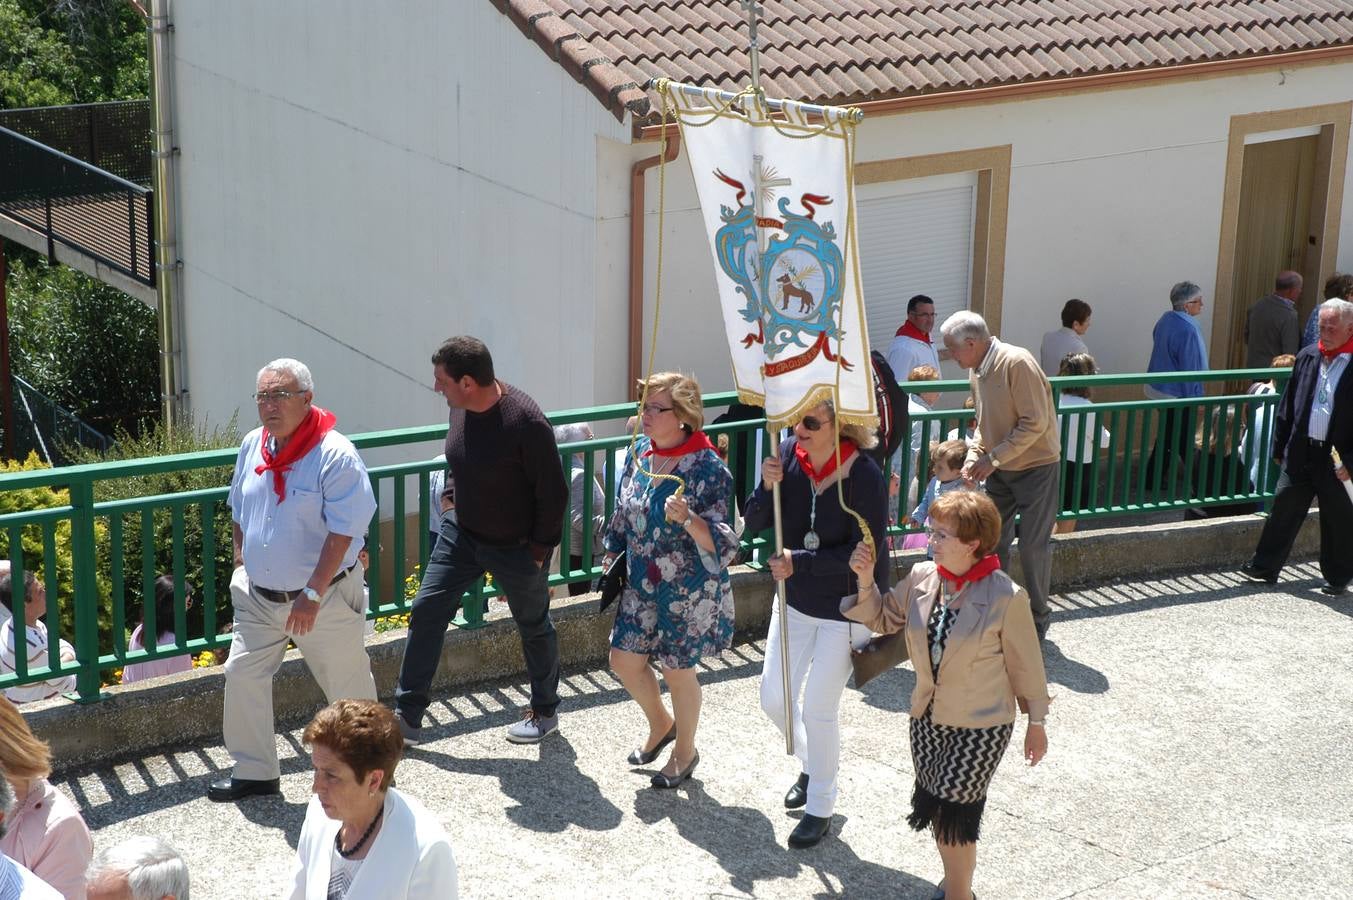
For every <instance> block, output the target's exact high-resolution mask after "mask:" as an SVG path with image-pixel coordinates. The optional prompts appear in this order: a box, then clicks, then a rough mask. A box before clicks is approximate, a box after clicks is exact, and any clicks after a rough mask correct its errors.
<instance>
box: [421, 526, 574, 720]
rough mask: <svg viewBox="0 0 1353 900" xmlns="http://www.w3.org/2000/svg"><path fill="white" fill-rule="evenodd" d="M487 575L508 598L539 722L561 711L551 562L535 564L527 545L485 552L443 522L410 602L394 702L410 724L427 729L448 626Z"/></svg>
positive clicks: (532, 705)
mask: <svg viewBox="0 0 1353 900" xmlns="http://www.w3.org/2000/svg"><path fill="white" fill-rule="evenodd" d="M485 572H492V573H493V581H494V583H495V584H496V585H497V586H498V587H500V588H501V589H502V591H503V593H504V594H505V595H506V596H507V605H508V608H509V609H511V610H512V618H513V620H514V621H515V622H516V623H517V631H518V632H519V633H520V634H521V649H522V655H523V656H524V657H525V658H526V671H527V673H529V675H530V676H531V708H532V709H533V710H535V712H536V713H537V714H539V715H541V716H552V715H554V711H555V709H556V708H557V707H558V706H559V638H558V635H556V634H555V632H554V623H553V622H552V621H550V592H549V587H548V586H547V581H548V579H549V572H550V560H549V557H548V556H546V558H545V560H544V562H543V563H542V564H541V565H539V566H537V565H536V563H535V560H533V559H531V551H530V548H529V547H527V546H526V545H525V544H523V545H521V546H519V547H491V546H488V545H487V544H484V543H481V542H480V541H476V540H475V539H474V538H472V537H470V535H468V534H466V533H465V532H464V531H462V530H460V528H458V527H457V526H456V523H455V522H453V521H451V517H449V516H445V517H443V519H442V532H441V535H440V536H439V537H438V539H437V546H436V547H435V548H434V549H433V550H432V553H431V555H430V556H429V557H428V567H427V571H426V572H425V573H423V583H422V585H421V586H420V587H419V588H418V596H416V597H414V598H413V608H412V610H411V612H410V614H409V638H408V642H407V643H406V644H405V645H404V662H403V664H402V665H401V666H400V669H399V684H398V686H397V687H396V688H395V703H396V704H397V705H398V706H399V711H400V714H401V715H403V716H404V719H405V721H407V722H409V723H410V724H411V725H419V724H421V723H422V721H423V712H424V711H425V710H426V709H427V708H428V704H429V703H431V702H432V700H431V697H429V696H428V691H429V689H430V688H431V687H432V677H433V676H434V675H436V674H437V664H438V663H439V662H441V657H442V644H443V642H444V641H445V640H446V628H447V626H448V625H449V624H450V623H451V620H452V619H453V618H455V615H456V612H457V610H459V609H460V600H461V596H462V595H464V593H465V591H466V590H467V589H468V588H469V587H470V586H471V585H472V584H474V583H475V581H477V580H478V579H479V578H480V577H481V576H482V575H483V574H484V573H485Z"/></svg>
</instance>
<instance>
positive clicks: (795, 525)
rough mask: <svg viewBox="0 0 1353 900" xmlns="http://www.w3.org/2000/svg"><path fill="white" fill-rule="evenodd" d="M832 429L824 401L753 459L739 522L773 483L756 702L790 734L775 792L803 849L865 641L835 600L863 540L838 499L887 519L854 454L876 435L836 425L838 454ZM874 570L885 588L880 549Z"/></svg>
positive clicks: (766, 514)
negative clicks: (774, 597)
mask: <svg viewBox="0 0 1353 900" xmlns="http://www.w3.org/2000/svg"><path fill="white" fill-rule="evenodd" d="M836 425H837V423H836V411H835V405H834V404H833V403H832V402H831V401H827V402H824V403H820V404H818V405H817V406H815V407H813V408H812V409H810V410H809V411H808V413H807V414H805V415H804V416H803V417H802V418H801V419H800V420H799V421H798V422H797V423H796V424H795V425H794V436H793V437H791V438H789V439H788V440H786V441H785V442H784V443H783V444H782V445H781V446H780V451H779V453H778V454H777V455H776V456H771V457H767V458H766V459H765V460H764V461H763V462H762V464H761V484H760V486H759V487H757V489H756V490H755V491H753V492H752V494H751V496H750V497H749V498H748V500H747V505H746V517H745V518H746V523H747V527H748V528H749V529H752V530H761V529H764V528H765V527H766V526H767V525H768V524H769V523H770V519H771V518H772V514H773V510H772V507H773V506H775V505H776V504H775V500H774V497H773V496H772V494H773V492H774V491H775V490H776V489H779V492H780V511H781V520H782V529H781V534H782V538H783V543H784V545H785V549H784V550H782V551H781V552H780V553H777V554H776V555H775V556H774V557H772V558H771V559H770V561H769V568H770V572H771V575H772V577H774V578H775V580H776V582H777V587H778V589H779V590H780V591H781V592H782V593H784V594H785V595H786V596H787V604H786V607H783V608H780V607H777V608H776V609H775V610H774V612H773V613H772V615H771V624H770V630H769V633H768V634H767V637H766V658H765V663H764V667H763V669H762V672H761V708H762V709H763V710H764V711H765V713H766V715H767V716H769V717H770V719H771V721H772V722H774V723H775V725H776V727H777V728H779V729H780V731H781V732H782V733H787V734H792V736H793V747H794V751H793V752H794V754H795V755H796V756H797V757H798V759H799V762H800V764H801V771H800V774H799V777H798V780H797V781H796V782H795V783H794V784H793V786H792V787H790V789H789V792H788V793H787V794H785V808H786V809H799V808H803V809H804V815H803V818H802V819H800V820H799V824H798V826H797V827H795V829H794V831H793V832H792V833H791V834H790V836H789V846H791V847H795V848H803V847H811V846H813V845H814V844H816V843H817V842H818V841H820V840H821V839H822V838H823V837H824V836H825V835H826V834H827V832H828V831H829V830H830V827H831V817H832V811H833V807H834V805H835V800H836V794H837V789H836V786H837V777H836V776H837V770H838V766H839V762H840V757H841V728H840V721H839V712H840V705H841V694H842V692H843V691H844V690H845V687H846V681H847V680H848V679H849V678H850V672H851V663H850V654H851V650H852V648H857V647H859V646H862V645H863V644H864V643H866V642H867V641H868V640H869V631H868V629H867V628H865V627H863V626H861V625H858V624H855V623H852V622H849V621H847V620H846V618H845V616H843V615H842V614H841V611H840V604H841V597H842V596H844V595H845V594H854V593H856V591H857V590H858V588H857V587H856V578H855V575H854V573H853V572H851V570H850V565H849V562H850V555H851V552H852V551H853V550H854V549H855V545H856V544H857V543H859V542H860V541H862V540H864V537H865V535H864V532H863V531H862V529H861V527H860V524H859V522H858V521H857V520H856V518H855V517H854V516H852V515H851V514H850V513H849V512H848V511H847V509H846V508H844V507H843V506H842V503H841V497H842V496H844V499H845V503H846V505H847V506H849V507H850V508H853V509H854V510H855V512H857V513H859V514H860V515H861V516H863V518H864V520H865V522H866V523H867V526H868V528H869V529H870V530H871V531H872V532H873V533H874V534H877V535H882V534H883V531H884V528H885V527H886V522H887V493H886V491H885V489H884V482H883V472H882V471H881V470H880V469H879V467H878V464H877V463H875V462H874V460H873V459H872V458H870V457H869V456H868V455H867V454H864V453H861V452H859V451H860V450H867V449H869V448H870V447H872V446H873V445H874V444H875V443H876V441H877V437H876V436H875V435H874V433H873V432H872V431H871V430H870V429H867V428H863V427H861V426H859V425H844V424H843V425H841V426H840V448H839V456H838V450H837V446H836V435H835V434H834V430H835V427H836ZM838 459H839V465H838ZM838 483H839V484H838ZM874 569H875V572H874V580H875V581H876V582H877V583H879V584H883V585H887V584H888V559H887V557H886V556H883V555H880V556H879V558H878V559H877V561H876V565H875V566H874ZM786 631H787V632H788V640H786V639H785V637H784V634H785V632H786ZM786 664H787V665H786ZM786 669H787V670H788V672H789V690H788V691H786V690H785V686H784V673H785V671H786ZM786 700H788V703H786ZM786 706H788V707H789V712H788V713H786V712H785V707H786Z"/></svg>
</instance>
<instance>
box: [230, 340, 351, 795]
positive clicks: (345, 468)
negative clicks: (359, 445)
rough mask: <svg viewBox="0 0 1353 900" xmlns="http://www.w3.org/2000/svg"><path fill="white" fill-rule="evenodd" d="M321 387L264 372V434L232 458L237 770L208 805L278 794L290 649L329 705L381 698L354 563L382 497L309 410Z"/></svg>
mask: <svg viewBox="0 0 1353 900" xmlns="http://www.w3.org/2000/svg"><path fill="white" fill-rule="evenodd" d="M314 388H315V384H314V379H312V378H311V376H310V370H309V369H308V368H306V366H305V364H304V363H301V362H298V361H297V360H294V359H278V360H274V361H273V362H270V363H268V364H267V365H266V366H264V367H263V369H262V371H260V372H259V373H258V382H257V390H256V392H255V393H254V400H255V402H257V403H258V417H259V419H260V420H261V421H262V422H263V427H262V428H256V429H254V430H253V431H251V432H249V434H248V435H246V436H245V438H244V442H243V443H242V444H241V445H240V453H239V457H238V458H237V459H236V461H235V477H234V479H233V480H232V481H231V484H230V509H231V511H232V513H233V514H234V523H233V524H234V535H235V566H236V568H235V574H234V577H232V578H231V580H230V598H231V601H232V603H233V604H234V606H235V631H234V638H233V639H232V641H231V644H230V659H229V660H228V661H227V662H226V666H225V670H226V689H225V715H224V720H223V722H222V730H223V731H224V732H225V745H226V749H227V750H229V751H230V755H231V756H232V757H234V759H235V769H234V772H233V773H232V777H230V778H225V779H222V780H220V781H217V782H216V783H215V784H213V785H211V787H210V789H209V790H208V791H207V796H208V798H210V799H212V800H217V801H229V800H238V799H240V798H241V797H247V796H249V795H251V794H276V793H278V775H279V773H280V769H279V767H278V762H277V747H276V743H275V736H274V725H273V711H272V678H273V675H275V674H276V673H277V669H278V668H279V667H280V666H281V665H282V657H283V655H285V653H286V650H287V641H288V640H291V641H295V642H296V646H297V647H298V648H300V651H301V653H302V654H304V655H305V662H306V665H307V666H308V667H309V668H310V672H311V674H313V675H314V676H315V680H316V681H317V682H319V686H320V688H321V689H322V690H323V691H324V696H325V697H326V698H328V700H329V702H331V703H332V702H333V701H334V700H341V699H347V698H351V699H357V700H375V699H376V684H375V682H374V681H372V678H371V659H370V658H369V657H368V656H367V655H366V647H365V646H364V645H363V642H362V638H363V631H364V626H365V624H366V617H365V615H364V610H365V605H364V602H363V598H362V571H361V570H360V569H359V568H358V566H359V563H358V562H357V554H358V553H359V552H361V549H362V546H363V544H364V543H365V541H364V535H365V534H366V530H367V526H368V525H369V524H370V523H371V516H372V514H373V513H375V511H376V498H375V496H374V494H373V493H372V491H371V483H370V481H369V480H368V478H367V472H366V466H365V465H364V464H363V463H362V458H361V457H360V456H358V455H357V450H356V448H354V447H353V446H352V442H351V441H349V440H348V439H347V438H345V437H344V436H343V435H341V434H339V433H338V432H337V431H335V430H334V425H336V424H337V421H338V420H337V418H336V417H335V416H334V414H333V413H331V412H329V411H328V410H325V409H321V408H319V407H318V406H315V405H314V403H313V400H314V396H315V393H314Z"/></svg>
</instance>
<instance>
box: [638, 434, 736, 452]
mask: <svg viewBox="0 0 1353 900" xmlns="http://www.w3.org/2000/svg"><path fill="white" fill-rule="evenodd" d="M697 450H713V451H714V452H715V453H718V452H719V450H718V448H717V447H715V446H714V445H713V444H712V443H710V440H709V438H708V437H706V436H705V433H704V432H703V431H697V432H695V433H694V434H692V435H691V436H690V437H688V438H686V440H685V441H683V442H682V443H680V444H677V445H676V446H675V447H668V448H667V449H666V450H664V449H662V448H661V447H649V448H648V449H647V450H645V451H644V456H653V455H655V454H656V455H657V456H685V455H686V454H687V453H694V452H695V451H697Z"/></svg>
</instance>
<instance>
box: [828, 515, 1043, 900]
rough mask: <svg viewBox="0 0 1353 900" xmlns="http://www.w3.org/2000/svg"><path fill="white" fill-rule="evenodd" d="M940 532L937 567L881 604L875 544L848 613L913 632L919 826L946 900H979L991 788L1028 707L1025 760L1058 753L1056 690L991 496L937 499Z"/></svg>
mask: <svg viewBox="0 0 1353 900" xmlns="http://www.w3.org/2000/svg"><path fill="white" fill-rule="evenodd" d="M930 524H931V527H930V528H929V529H928V531H929V534H930V543H931V546H932V547H933V548H934V551H935V561H934V562H923V563H917V564H916V565H915V566H914V567H913V568H912V570H911V572H909V573H908V574H907V576H906V577H905V578H904V579H902V581H901V582H899V583H898V585H897V586H896V587H895V588H893V590H891V591H889V592H888V593H887V594H880V593H879V590H878V587H877V585H876V584H875V583H874V561H873V556H872V554H870V552H869V549H868V547H866V546H865V545H864V544H863V543H861V544H859V545H858V546H857V547H856V548H855V552H854V554H853V555H852V556H851V559H850V567H851V569H852V570H853V571H854V572H855V574H856V576H857V577H858V579H859V587H860V592H859V594H857V595H854V596H850V597H846V598H845V599H844V600H843V601H842V603H841V611H842V612H843V613H844V614H845V616H846V618H848V619H852V620H854V621H856V622H862V623H863V624H865V625H868V626H869V627H870V628H871V629H873V630H874V631H876V632H879V633H882V634H891V633H894V632H898V631H902V632H904V635H905V639H906V642H907V650H908V652H909V654H910V656H911V659H912V662H913V663H914V664H915V666H916V690H915V691H914V692H913V693H912V698H911V755H912V763H913V766H914V767H915V769H916V785H915V788H914V790H913V793H912V798H911V807H912V810H911V815H910V816H908V817H907V824H909V825H910V826H911V827H912V828H914V829H916V830H917V831H920V830H921V829H923V828H926V827H927V826H928V827H929V828H930V829H931V832H932V833H933V834H934V836H935V844H936V846H937V847H938V848H939V852H940V859H941V860H942V861H943V863H944V880H943V881H941V882H940V885H939V889H938V890H937V891H936V893H935V894H934V898H935V900H939V898H948V900H968V898H970V897H972V896H973V894H972V875H973V869H974V868H975V867H976V865H977V838H978V831H979V829H980V826H981V822H982V810H983V807H985V805H986V798H987V786H988V785H989V784H990V783H991V776H992V775H994V774H995V772H996V766H997V765H998V764H999V763H1000V761H1001V756H1002V755H1003V754H1004V753H1005V749H1006V747H1007V746H1008V745H1009V743H1010V736H1011V733H1012V732H1013V731H1014V722H1015V716H1016V706H1017V705H1018V707H1019V709H1020V710H1023V711H1025V712H1027V713H1028V714H1029V726H1028V730H1027V731H1026V732H1025V735H1024V757H1025V759H1027V760H1028V761H1029V764H1030V765H1037V764H1038V761H1039V760H1041V759H1042V758H1043V754H1044V753H1046V752H1047V749H1048V738H1047V733H1046V731H1045V730H1044V718H1045V717H1046V716H1047V712H1048V702H1049V699H1050V698H1049V697H1048V685H1047V679H1046V676H1045V675H1044V672H1043V655H1042V652H1041V651H1040V649H1039V646H1038V637H1037V634H1036V633H1035V631H1034V621H1033V615H1032V613H1031V612H1030V610H1029V598H1028V595H1026V594H1025V593H1024V590H1023V588H1020V587H1019V586H1018V585H1016V584H1015V583H1014V582H1013V581H1011V580H1010V576H1008V575H1006V574H1005V573H1004V572H1002V571H1001V570H1000V564H999V562H997V559H996V557H995V556H994V555H992V551H993V550H994V549H995V547H996V542H997V541H998V540H999V539H1000V535H1001V517H1000V515H999V514H998V513H997V512H996V506H995V504H994V503H992V502H991V499H990V498H988V497H987V496H986V495H985V494H981V493H976V492H973V491H954V492H952V493H949V494H943V495H941V496H940V497H937V498H936V499H935V502H934V503H933V504H931V507H930Z"/></svg>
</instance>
